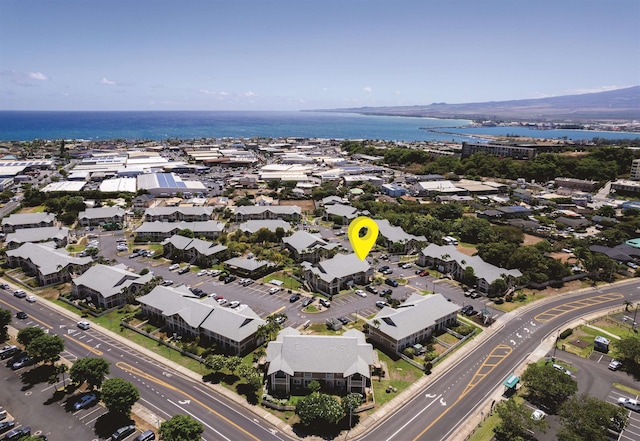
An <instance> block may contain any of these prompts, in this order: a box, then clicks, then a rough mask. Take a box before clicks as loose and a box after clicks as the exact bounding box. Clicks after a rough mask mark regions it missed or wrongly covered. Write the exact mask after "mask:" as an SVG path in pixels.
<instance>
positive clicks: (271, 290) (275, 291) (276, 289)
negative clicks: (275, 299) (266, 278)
mask: <svg viewBox="0 0 640 441" xmlns="http://www.w3.org/2000/svg"><path fill="white" fill-rule="evenodd" d="M278 291H280V288H278V287H277V286H274V287H273V288H271V289H270V290H269V294H271V295H273V294H275V293H277V292H278Z"/></svg>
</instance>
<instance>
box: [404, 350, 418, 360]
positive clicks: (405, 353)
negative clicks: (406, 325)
mask: <svg viewBox="0 0 640 441" xmlns="http://www.w3.org/2000/svg"><path fill="white" fill-rule="evenodd" d="M402 353H403V354H404V355H406V356H407V357H409V358H413V357H414V356H415V355H416V351H415V349H413V348H404V351H402Z"/></svg>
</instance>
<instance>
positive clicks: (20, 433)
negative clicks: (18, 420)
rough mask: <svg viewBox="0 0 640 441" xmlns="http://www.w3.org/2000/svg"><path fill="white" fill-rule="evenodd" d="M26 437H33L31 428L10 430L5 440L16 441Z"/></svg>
mask: <svg viewBox="0 0 640 441" xmlns="http://www.w3.org/2000/svg"><path fill="white" fill-rule="evenodd" d="M26 436H31V427H20V428H19V429H13V430H10V431H9V432H7V434H6V435H5V436H4V439H5V440H6V441H15V440H18V439H20V438H22V437H26Z"/></svg>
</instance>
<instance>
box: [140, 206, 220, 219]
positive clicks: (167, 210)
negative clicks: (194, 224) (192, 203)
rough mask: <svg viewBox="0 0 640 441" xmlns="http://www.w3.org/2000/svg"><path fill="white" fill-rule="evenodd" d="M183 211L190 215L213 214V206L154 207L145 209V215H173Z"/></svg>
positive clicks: (184, 213)
mask: <svg viewBox="0 0 640 441" xmlns="http://www.w3.org/2000/svg"><path fill="white" fill-rule="evenodd" d="M175 213H181V214H183V215H188V216H202V215H206V216H209V217H210V216H211V214H213V207H153V208H147V209H146V210H145V211H144V215H145V216H172V215H173V214H175Z"/></svg>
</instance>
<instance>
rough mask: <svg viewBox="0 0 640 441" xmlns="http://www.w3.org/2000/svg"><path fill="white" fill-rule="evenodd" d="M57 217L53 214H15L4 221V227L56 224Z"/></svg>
mask: <svg viewBox="0 0 640 441" xmlns="http://www.w3.org/2000/svg"><path fill="white" fill-rule="evenodd" d="M55 220H56V215H55V214H52V213H46V212H42V213H14V214H10V215H9V216H7V217H5V218H4V219H2V225H25V224H38V223H40V222H45V223H51V222H55Z"/></svg>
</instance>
